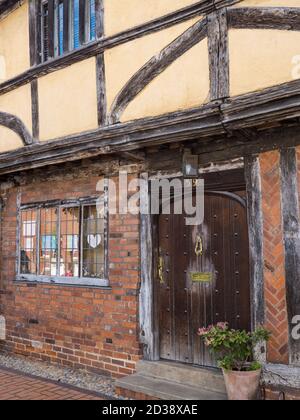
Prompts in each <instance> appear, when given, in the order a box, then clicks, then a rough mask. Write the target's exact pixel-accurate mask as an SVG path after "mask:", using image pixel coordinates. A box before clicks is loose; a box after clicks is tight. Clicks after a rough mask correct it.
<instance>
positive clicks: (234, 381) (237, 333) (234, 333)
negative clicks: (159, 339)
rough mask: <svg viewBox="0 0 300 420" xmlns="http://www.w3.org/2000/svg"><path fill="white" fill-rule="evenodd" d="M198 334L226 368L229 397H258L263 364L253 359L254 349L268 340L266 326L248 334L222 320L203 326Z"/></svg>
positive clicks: (221, 366)
mask: <svg viewBox="0 0 300 420" xmlns="http://www.w3.org/2000/svg"><path fill="white" fill-rule="evenodd" d="M199 336H200V337H201V338H202V339H203V340H204V343H205V345H206V346H207V347H209V348H210V349H211V351H212V352H213V353H214V354H215V355H216V358H217V360H218V366H219V367H220V368H221V369H222V370H223V374H224V379H225V385H226V390H227V394H228V398H229V400H255V399H257V397H258V393H259V385H260V377H261V371H262V366H261V364H260V363H258V362H257V361H255V360H254V355H253V349H254V347H255V346H256V345H257V344H258V343H260V342H262V341H268V340H269V338H270V333H269V332H268V331H267V330H265V329H264V328H263V327H259V328H257V329H256V330H255V331H254V332H252V333H249V332H247V331H244V330H233V329H230V328H229V325H228V323H226V322H221V323H218V324H217V325H212V326H210V327H208V328H200V329H199Z"/></svg>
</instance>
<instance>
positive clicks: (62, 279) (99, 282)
mask: <svg viewBox="0 0 300 420" xmlns="http://www.w3.org/2000/svg"><path fill="white" fill-rule="evenodd" d="M98 199H99V197H92V198H90V197H89V198H83V199H78V200H59V201H57V200H55V201H47V202H41V203H33V204H24V205H20V207H19V210H18V220H17V231H18V232H17V275H16V281H20V282H24V281H25V282H32V283H50V284H61V285H69V286H74V287H76V286H88V287H109V268H108V266H109V263H108V245H109V234H108V229H109V226H108V225H109V223H108V222H109V218H108V193H107V188H106V189H105V192H104V217H103V221H104V278H96V277H83V276H82V262H83V255H82V250H83V244H82V242H83V208H84V207H85V206H94V205H97V200H98ZM73 207H74V208H75V207H79V208H80V225H79V236H80V238H79V239H80V240H79V261H80V273H79V274H80V276H79V277H78V276H76V277H75V276H74V277H66V276H58V275H57V274H58V273H59V268H60V263H59V258H58V260H57V273H56V275H55V276H47V275H41V274H23V273H21V248H22V247H21V238H22V226H21V218H22V212H23V211H26V210H36V211H37V220H36V224H37V234H36V269H37V272H38V270H39V267H40V231H41V224H40V210H41V209H45V208H57V209H58V217H57V221H56V223H57V238H58V240H57V252H58V255H61V254H60V229H61V219H60V211H61V209H62V208H73Z"/></svg>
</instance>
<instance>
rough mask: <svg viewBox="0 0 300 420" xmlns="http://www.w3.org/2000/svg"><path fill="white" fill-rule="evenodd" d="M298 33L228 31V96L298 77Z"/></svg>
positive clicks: (299, 36)
mask: <svg viewBox="0 0 300 420" xmlns="http://www.w3.org/2000/svg"><path fill="white" fill-rule="evenodd" d="M299 45H300V32H294V31H280V30H252V29H251V30H245V29H243V30H236V29H234V30H230V31H229V49H230V50H229V51H230V93H231V96H234V95H239V94H242V93H246V92H251V91H255V90H259V89H263V88H266V87H270V86H275V85H277V84H280V83H284V82H289V81H291V80H294V79H298V78H300V48H299Z"/></svg>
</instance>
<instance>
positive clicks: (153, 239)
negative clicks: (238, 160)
mask: <svg viewBox="0 0 300 420" xmlns="http://www.w3.org/2000/svg"><path fill="white" fill-rule="evenodd" d="M258 165H259V163H258V160H257V159H255V158H252V159H248V160H245V168H244V169H239V170H235V169H234V170H230V171H222V172H216V173H213V174H207V175H206V176H204V178H205V179H206V184H205V187H206V188H205V189H206V191H207V192H208V193H209V192H211V193H212V192H217V193H220V194H222V193H223V194H224V192H225V191H228V189H229V190H230V189H232V190H233V189H238V188H241V189H245V190H246V200H245V207H246V210H247V220H248V236H249V281H250V303H251V305H250V311H251V314H250V315H251V326H252V329H254V328H255V327H256V326H257V325H258V324H262V323H263V321H264V293H263V254H262V238H263V227H262V222H260V220H262V219H260V218H259V217H258V216H259V215H260V214H262V209H261V188H260V177H259V166H258ZM234 173H235V174H238V180H237V182H235V183H232V182H230V180H231V179H232V175H233V174H234ZM170 179H171V176H170ZM144 194H145V196H144V197H142V198H143V200H144V202H146V203H147V204H148V203H149V192H148V191H145V192H144ZM225 194H226V193H225ZM226 195H227V194H226ZM232 198H233V197H232ZM145 200H146V201H145ZM240 204H242V203H240ZM258 219H259V220H258ZM140 226H141V228H140V255H141V287H140V294H139V324H140V325H139V327H140V342H141V344H142V345H143V358H144V360H149V361H158V360H160V347H159V320H158V297H157V288H156V287H155V285H156V281H155V279H156V278H157V266H158V264H157V262H158V216H153V215H148V214H147V215H145V214H143V215H141V225H140Z"/></svg>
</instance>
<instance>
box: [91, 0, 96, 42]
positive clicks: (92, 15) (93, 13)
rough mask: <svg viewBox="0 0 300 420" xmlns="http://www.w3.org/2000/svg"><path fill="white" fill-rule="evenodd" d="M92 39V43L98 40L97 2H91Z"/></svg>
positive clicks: (92, 0)
mask: <svg viewBox="0 0 300 420" xmlns="http://www.w3.org/2000/svg"><path fill="white" fill-rule="evenodd" d="M90 16H91V21H90V33H91V35H90V39H91V41H92V40H94V39H96V10H95V0H90Z"/></svg>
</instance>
